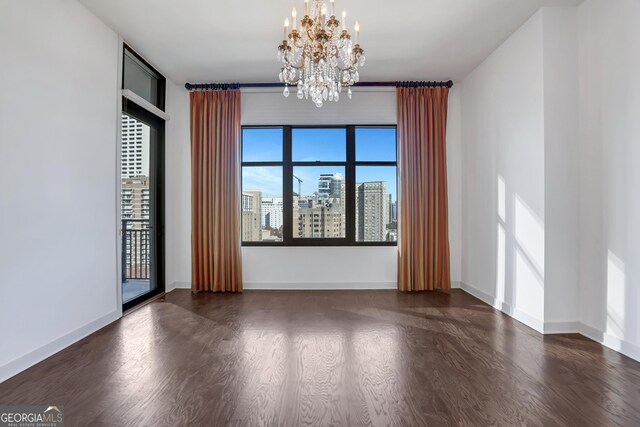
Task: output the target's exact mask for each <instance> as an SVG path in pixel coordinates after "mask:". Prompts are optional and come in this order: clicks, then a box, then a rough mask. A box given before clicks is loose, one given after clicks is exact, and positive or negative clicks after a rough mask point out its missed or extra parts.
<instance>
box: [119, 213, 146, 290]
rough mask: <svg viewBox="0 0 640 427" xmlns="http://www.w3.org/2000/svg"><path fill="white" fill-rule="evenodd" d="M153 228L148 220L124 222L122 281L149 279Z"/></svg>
mask: <svg viewBox="0 0 640 427" xmlns="http://www.w3.org/2000/svg"><path fill="white" fill-rule="evenodd" d="M150 273H151V227H150V224H149V220H148V219H123V220H122V281H123V282H126V281H127V280H130V279H137V280H141V279H142V280H144V279H149V278H150Z"/></svg>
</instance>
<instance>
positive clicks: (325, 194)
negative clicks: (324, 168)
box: [318, 173, 333, 201]
mask: <svg viewBox="0 0 640 427" xmlns="http://www.w3.org/2000/svg"><path fill="white" fill-rule="evenodd" d="M332 180H333V174H332V173H323V174H320V178H319V179H318V197H319V198H320V200H322V201H324V200H327V199H328V198H329V196H330V195H331V181H332Z"/></svg>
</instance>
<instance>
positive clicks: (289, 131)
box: [238, 124, 399, 247]
mask: <svg viewBox="0 0 640 427" xmlns="http://www.w3.org/2000/svg"><path fill="white" fill-rule="evenodd" d="M356 128H393V129H395V131H396V140H395V152H396V160H395V161H370V160H366V161H357V160H356ZM245 129H282V161H260V162H256V161H247V162H245V161H244V160H242V161H241V166H240V178H241V179H240V181H241V182H240V188H241V191H240V197H239V203H240V205H239V206H238V209H239V210H240V213H241V212H242V206H241V203H242V191H243V188H242V171H243V169H244V168H245V167H252V166H254V167H274V166H275V167H281V168H282V186H283V188H282V205H283V208H282V209H283V211H282V224H283V227H282V241H280V242H273V241H253V242H249V241H241V244H242V246H248V247H250V246H255V247H289V246H356V247H357V246H397V245H398V242H397V241H392V242H387V241H379V242H362V241H360V242H359V241H357V240H356V224H355V221H356V168H357V167H358V166H392V167H395V168H396V202H397V194H398V188H399V185H398V183H399V181H398V131H397V126H396V125H395V124H389V125H275V126H274V125H243V126H242V129H241V137H240V139H241V141H240V144H241V146H240V148H241V159H243V157H244V156H243V154H244V152H243V151H244V143H243V138H244V132H243V131H244V130H245ZM293 129H345V130H346V141H345V142H346V150H347V152H346V159H345V161H312V162H301V161H297V162H294V161H293V160H292V155H293V150H292V142H293V141H292V135H293ZM296 166H325V167H327V166H328V167H331V166H336V167H344V171H345V200H346V206H345V218H346V224H345V237H337V238H310V237H296V238H294V237H293V226H292V224H293V169H294V168H295V167H296ZM398 222H399V219H398Z"/></svg>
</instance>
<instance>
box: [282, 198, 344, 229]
mask: <svg viewBox="0 0 640 427" xmlns="http://www.w3.org/2000/svg"><path fill="white" fill-rule="evenodd" d="M294 201H295V202H297V201H296V200H294ZM307 206H310V207H299V206H298V204H297V203H294V209H293V217H294V218H297V223H296V224H295V225H296V226H297V227H294V237H303V238H305V237H306V238H336V237H344V232H343V230H344V225H343V224H342V208H341V205H340V200H339V199H337V198H332V197H331V198H329V199H327V201H326V202H325V203H323V204H317V205H313V203H310V204H309V205H307Z"/></svg>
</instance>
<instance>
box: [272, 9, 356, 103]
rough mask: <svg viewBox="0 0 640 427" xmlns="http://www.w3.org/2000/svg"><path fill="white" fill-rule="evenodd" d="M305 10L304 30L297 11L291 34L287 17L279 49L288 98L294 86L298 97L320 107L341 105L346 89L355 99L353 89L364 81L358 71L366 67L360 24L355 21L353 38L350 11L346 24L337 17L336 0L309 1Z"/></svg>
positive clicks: (344, 16) (344, 18) (281, 71)
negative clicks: (360, 43)
mask: <svg viewBox="0 0 640 427" xmlns="http://www.w3.org/2000/svg"><path fill="white" fill-rule="evenodd" d="M309 3H311V4H309ZM329 6H330V7H331V9H329ZM304 7H305V9H304V10H305V16H304V18H303V19H302V20H301V21H300V22H301V26H300V30H298V28H297V23H298V22H297V21H298V14H297V11H296V9H295V8H294V9H292V11H291V18H292V19H293V26H292V31H291V32H289V18H287V19H286V20H285V21H284V39H283V42H282V43H281V44H280V45H279V46H278V60H279V61H280V63H281V68H280V73H279V78H280V81H281V82H283V83H284V85H285V88H284V90H283V95H284V96H285V97H288V95H289V93H290V91H289V86H294V87H296V98H298V99H310V100H311V101H312V102H313V103H314V104H315V105H316V106H317V107H318V108H320V107H322V106H323V105H324V104H325V103H327V102H338V100H339V99H340V95H339V94H340V92H342V88H345V89H346V90H347V94H348V96H349V98H351V86H353V85H354V84H356V83H358V81H359V80H360V73H359V71H358V70H359V68H361V67H363V66H364V50H363V49H362V48H361V47H360V45H359V41H360V22H358V21H355V22H354V24H355V37H353V35H351V34H349V30H348V29H347V25H346V17H347V12H346V10H344V11H343V12H342V22H339V21H338V20H337V19H336V17H335V0H329V1H328V2H327V1H326V0H311V1H309V0H305V1H304ZM328 10H330V13H331V14H330V15H329V13H328Z"/></svg>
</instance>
